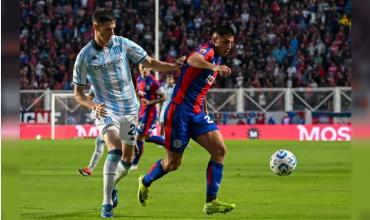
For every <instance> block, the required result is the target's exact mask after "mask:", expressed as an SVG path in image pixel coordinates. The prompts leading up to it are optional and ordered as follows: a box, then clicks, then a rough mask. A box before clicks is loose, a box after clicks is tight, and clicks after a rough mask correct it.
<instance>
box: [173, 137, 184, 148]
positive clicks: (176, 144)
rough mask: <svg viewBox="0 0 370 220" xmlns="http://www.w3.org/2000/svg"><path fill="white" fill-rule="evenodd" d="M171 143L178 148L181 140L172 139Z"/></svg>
mask: <svg viewBox="0 0 370 220" xmlns="http://www.w3.org/2000/svg"><path fill="white" fill-rule="evenodd" d="M172 145H173V146H174V147H175V148H180V147H181V146H182V142H181V140H179V139H176V140H174V141H173V143H172Z"/></svg>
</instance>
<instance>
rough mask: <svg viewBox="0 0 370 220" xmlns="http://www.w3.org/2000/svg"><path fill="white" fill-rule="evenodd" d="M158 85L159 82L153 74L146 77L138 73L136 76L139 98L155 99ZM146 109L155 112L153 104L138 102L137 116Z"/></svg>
mask: <svg viewBox="0 0 370 220" xmlns="http://www.w3.org/2000/svg"><path fill="white" fill-rule="evenodd" d="M159 87H160V83H159V81H158V80H157V79H156V78H155V77H154V76H153V75H149V76H146V77H142V76H141V75H139V76H138V77H137V80H136V90H137V94H138V96H139V99H140V100H141V99H142V98H145V99H147V100H154V99H157V97H158V92H159V91H158V89H159ZM140 103H141V102H140ZM146 111H152V112H157V109H156V107H155V104H154V105H142V104H140V109H139V117H140V116H142V115H143V114H144V113H145V112H146Z"/></svg>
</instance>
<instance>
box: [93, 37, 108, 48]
mask: <svg viewBox="0 0 370 220" xmlns="http://www.w3.org/2000/svg"><path fill="white" fill-rule="evenodd" d="M94 41H95V43H96V44H97V46H99V47H101V48H104V47H106V46H108V44H109V41H108V42H104V41H102V40H101V39H99V38H98V37H97V36H95V37H94Z"/></svg>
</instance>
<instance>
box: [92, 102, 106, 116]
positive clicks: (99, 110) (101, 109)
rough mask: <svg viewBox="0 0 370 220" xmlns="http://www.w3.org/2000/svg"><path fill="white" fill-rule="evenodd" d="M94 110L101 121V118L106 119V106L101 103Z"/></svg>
mask: <svg viewBox="0 0 370 220" xmlns="http://www.w3.org/2000/svg"><path fill="white" fill-rule="evenodd" d="M94 110H95V112H96V117H97V118H98V119H99V118H100V117H105V116H107V111H106V110H105V104H104V103H100V104H95V105H94Z"/></svg>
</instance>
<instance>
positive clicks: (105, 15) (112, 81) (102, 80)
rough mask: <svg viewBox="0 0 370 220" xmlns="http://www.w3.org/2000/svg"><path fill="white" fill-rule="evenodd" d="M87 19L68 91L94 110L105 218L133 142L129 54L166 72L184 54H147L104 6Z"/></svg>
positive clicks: (128, 163) (134, 106)
mask: <svg viewBox="0 0 370 220" xmlns="http://www.w3.org/2000/svg"><path fill="white" fill-rule="evenodd" d="M92 22H93V30H94V39H92V40H91V41H90V42H89V43H88V44H86V45H85V46H84V47H83V48H82V49H81V51H80V52H79V54H78V55H77V58H76V61H75V64H74V69H73V83H74V84H75V88H74V95H75V98H76V100H77V101H78V102H79V103H80V104H81V105H83V106H85V107H87V108H89V109H91V110H95V111H96V116H97V119H96V121H95V123H96V126H97V128H98V129H99V132H100V134H102V135H103V137H104V141H105V144H106V146H107V148H108V154H107V157H106V160H105V163H104V168H103V204H102V209H101V217H103V218H110V217H113V208H114V207H116V206H117V204H118V193H117V190H116V189H115V185H116V184H117V183H118V181H119V180H120V179H121V178H122V177H123V176H125V175H127V174H128V170H129V168H130V166H131V161H132V157H133V152H134V148H135V145H136V124H137V114H138V106H137V98H136V93H135V88H134V85H133V82H132V76H131V71H130V67H129V60H130V61H131V62H133V63H134V64H135V65H138V64H140V63H141V64H143V65H144V67H148V68H151V69H153V70H154V71H158V72H168V71H174V70H177V69H179V68H180V67H181V66H182V63H183V60H184V58H180V59H178V60H177V61H176V63H166V62H162V61H159V60H156V59H154V58H151V57H150V56H148V54H147V52H146V51H145V50H144V49H143V48H142V47H140V46H139V45H137V44H136V43H134V42H133V41H131V40H129V39H127V38H123V37H121V36H116V35H114V30H115V28H116V21H115V18H114V16H113V14H112V12H111V11H109V10H104V9H98V10H97V11H96V12H95V13H94V15H93V19H92ZM87 80H89V82H90V83H91V85H92V86H93V88H94V89H95V92H94V94H95V98H94V102H93V101H91V100H90V99H89V98H88V97H87V96H86V95H85V94H84V87H85V85H86V83H87ZM95 99H96V101H95Z"/></svg>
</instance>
